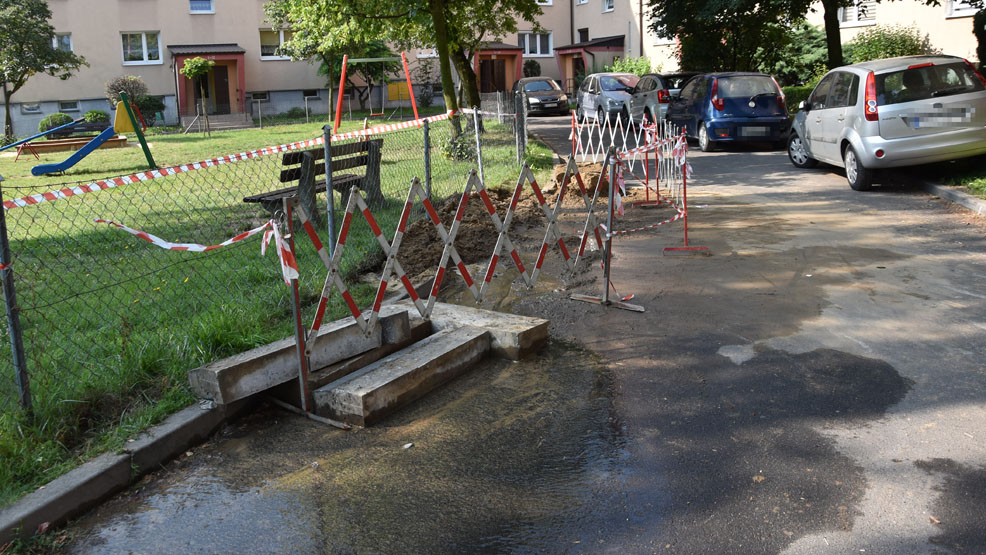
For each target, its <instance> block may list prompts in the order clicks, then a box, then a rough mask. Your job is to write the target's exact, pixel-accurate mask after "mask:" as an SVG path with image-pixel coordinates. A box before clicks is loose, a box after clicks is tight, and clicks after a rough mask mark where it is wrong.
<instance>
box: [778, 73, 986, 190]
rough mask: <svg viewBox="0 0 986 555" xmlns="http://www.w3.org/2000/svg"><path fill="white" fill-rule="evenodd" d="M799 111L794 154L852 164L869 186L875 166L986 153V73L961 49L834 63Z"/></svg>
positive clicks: (803, 159)
mask: <svg viewBox="0 0 986 555" xmlns="http://www.w3.org/2000/svg"><path fill="white" fill-rule="evenodd" d="M799 108H800V111H799V112H798V113H797V114H796V115H795V117H794V125H793V129H792V132H791V137H790V139H789V141H788V149H787V150H788V156H789V157H790V158H791V163H793V164H794V165H795V166H797V167H799V168H810V167H813V166H815V165H816V164H817V163H818V162H819V161H821V162H827V163H829V164H832V165H834V166H840V167H844V168H845V169H846V178H847V179H848V180H849V186H850V187H852V188H853V189H855V190H857V191H864V190H867V189H869V188H870V186H871V185H872V182H873V170H875V169H878V168H894V167H901V166H913V165H917V164H926V163H929V162H941V161H944V160H954V159H958V158H966V157H969V156H976V155H979V154H983V153H986V79H984V78H983V75H982V74H981V73H979V72H978V71H977V70H976V68H975V67H974V66H973V65H972V64H970V63H969V62H968V61H966V60H964V59H962V58H958V57H955V56H905V57H900V58H890V59H885V60H874V61H871V62H863V63H859V64H853V65H849V66H843V67H838V68H835V69H833V70H832V71H830V72H828V73H827V74H825V76H824V77H823V78H822V80H821V81H819V82H818V85H816V86H815V89H814V90H813V91H812V92H811V95H810V96H809V97H808V100H806V101H804V102H802V103H801V104H800V105H799Z"/></svg>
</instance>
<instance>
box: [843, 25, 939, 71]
mask: <svg viewBox="0 0 986 555" xmlns="http://www.w3.org/2000/svg"><path fill="white" fill-rule="evenodd" d="M845 50H846V52H845V57H846V59H847V60H846V61H847V62H850V63H859V62H868V61H870V60H879V59H882V58H894V57H896V56H917V55H921V54H940V53H941V51H940V50H936V49H935V48H933V47H932V46H931V39H930V38H928V35H927V34H925V35H923V36H922V34H921V31H920V30H919V29H918V28H917V27H915V26H913V25H912V26H904V25H874V26H873V27H870V28H868V29H866V30H865V31H862V32H860V33H859V34H858V35H856V36H855V37H853V38H852V40H850V41H849V42H848V43H847V44H846V48H845Z"/></svg>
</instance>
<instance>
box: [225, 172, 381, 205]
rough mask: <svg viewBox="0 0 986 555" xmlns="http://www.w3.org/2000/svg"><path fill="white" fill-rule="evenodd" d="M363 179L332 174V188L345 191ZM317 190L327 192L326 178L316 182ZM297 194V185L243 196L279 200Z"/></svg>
mask: <svg viewBox="0 0 986 555" xmlns="http://www.w3.org/2000/svg"><path fill="white" fill-rule="evenodd" d="M362 180H363V178H362V177H360V176H358V175H352V174H345V175H338V176H332V188H333V189H335V190H336V191H339V190H340V189H341V188H342V187H345V189H342V190H343V191H345V190H346V189H348V188H349V187H351V186H352V184H353V183H354V182H358V181H362ZM315 192H316V193H324V192H325V181H324V180H322V181H316V182H315ZM297 194H298V188H297V187H285V188H284V189H278V190H276V191H269V192H266V193H260V194H259V195H251V196H248V197H243V202H264V201H270V200H278V199H282V198H284V197H293V196H295V195H297Z"/></svg>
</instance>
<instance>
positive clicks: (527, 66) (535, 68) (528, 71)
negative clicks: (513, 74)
mask: <svg viewBox="0 0 986 555" xmlns="http://www.w3.org/2000/svg"><path fill="white" fill-rule="evenodd" d="M540 75H541V64H539V63H538V61H537V60H527V61H526V62H524V77H538V76H540Z"/></svg>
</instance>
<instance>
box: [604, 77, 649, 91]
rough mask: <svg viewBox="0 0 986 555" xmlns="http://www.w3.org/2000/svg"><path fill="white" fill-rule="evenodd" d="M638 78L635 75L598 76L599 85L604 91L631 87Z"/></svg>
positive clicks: (635, 83)
mask: <svg viewBox="0 0 986 555" xmlns="http://www.w3.org/2000/svg"><path fill="white" fill-rule="evenodd" d="M637 81H640V78H639V77H637V76H636V75H603V76H602V77H600V78H599V86H600V87H602V89H603V90H604V91H623V90H626V89H632V88H633V87H634V86H636V85H637Z"/></svg>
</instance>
